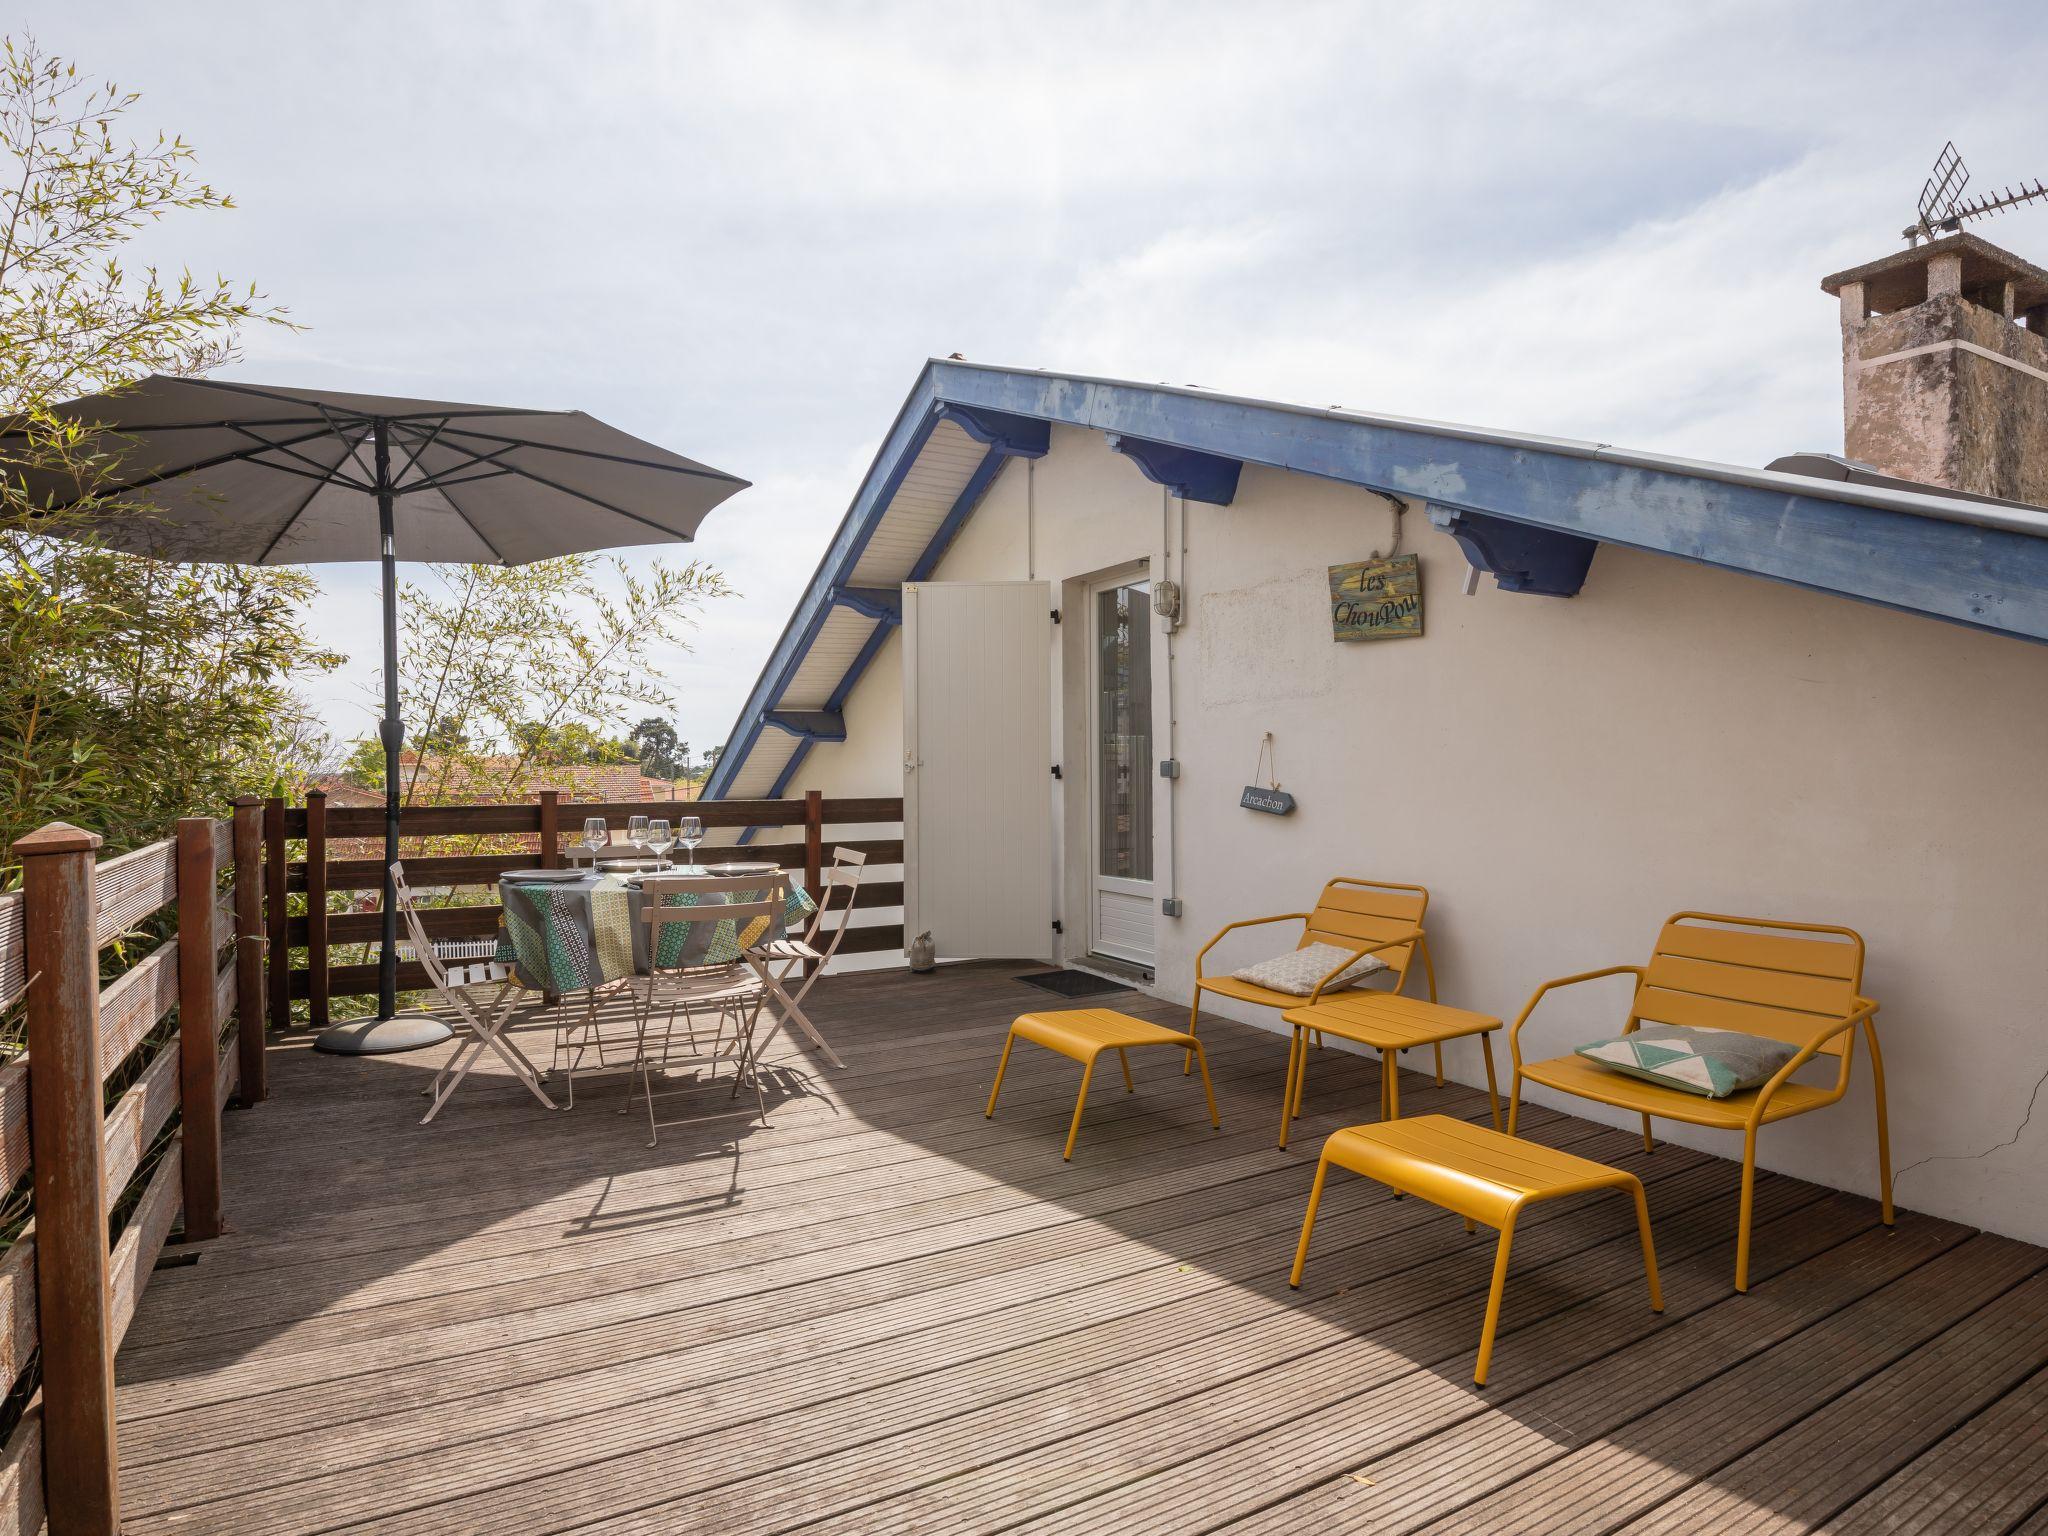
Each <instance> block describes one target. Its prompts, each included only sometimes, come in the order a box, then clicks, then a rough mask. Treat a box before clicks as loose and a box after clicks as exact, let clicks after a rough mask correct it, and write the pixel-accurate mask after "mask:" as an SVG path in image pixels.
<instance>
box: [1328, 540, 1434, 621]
mask: <svg viewBox="0 0 2048 1536" xmlns="http://www.w3.org/2000/svg"><path fill="white" fill-rule="evenodd" d="M1421 633H1422V562H1421V560H1420V559H1418V558H1417V557H1416V556H1414V555H1397V556H1395V557H1394V558H1393V559H1392V560H1359V561H1356V562H1354V563H1352V564H1350V565H1333V566H1331V567H1330V637H1331V638H1332V639H1333V640H1398V639H1401V638H1403V637H1405V636H1408V635H1419V634H1421Z"/></svg>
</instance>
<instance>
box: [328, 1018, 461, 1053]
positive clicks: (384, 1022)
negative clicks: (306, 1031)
mask: <svg viewBox="0 0 2048 1536" xmlns="http://www.w3.org/2000/svg"><path fill="white" fill-rule="evenodd" d="M454 1033H455V1031H454V1030H452V1029H450V1028H449V1027H448V1026H447V1025H446V1024H443V1023H442V1022H441V1021H440V1020H439V1019H437V1018H435V1017H434V1016H433V1015H432V1014H430V1013H415V1014H408V1015H406V1016H405V1017H403V1018H396V1019H357V1020H354V1021H352V1022H350V1023H347V1024H337V1025H335V1026H334V1027H333V1028H332V1029H327V1030H322V1031H321V1032H320V1035H319V1037H318V1038H317V1039H315V1040H314V1042H313V1049H314V1050H316V1051H326V1052H328V1053H330V1054H331V1055H335V1056H388V1055H390V1054H392V1053H393V1052H396V1051H417V1050H422V1049H424V1048H425V1047H427V1046H430V1045H439V1044H440V1043H441V1042H442V1041H443V1040H446V1039H448V1038H449V1037H450V1036H451V1035H453V1034H454Z"/></svg>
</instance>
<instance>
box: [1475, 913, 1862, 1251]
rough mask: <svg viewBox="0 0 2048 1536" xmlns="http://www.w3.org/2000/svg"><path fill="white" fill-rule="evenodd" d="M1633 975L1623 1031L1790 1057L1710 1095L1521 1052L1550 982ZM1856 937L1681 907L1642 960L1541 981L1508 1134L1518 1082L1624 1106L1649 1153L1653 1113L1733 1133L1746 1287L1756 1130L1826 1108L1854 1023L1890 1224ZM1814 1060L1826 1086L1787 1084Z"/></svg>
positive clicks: (1513, 1040)
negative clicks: (1827, 1061)
mask: <svg viewBox="0 0 2048 1536" xmlns="http://www.w3.org/2000/svg"><path fill="white" fill-rule="evenodd" d="M1627 975H1632V976H1634V977H1635V978H1636V989H1635V997H1634V999H1633V1001H1632V1002H1631V1003H1630V1005H1629V1014H1628V1022H1627V1024H1625V1025H1624V1026H1623V1033H1625V1034H1626V1033H1632V1032H1633V1031H1634V1030H1635V1029H1636V1027H1637V1026H1638V1025H1641V1024H1644V1023H1652V1024H1676V1025H1682V1026H1691V1027H1697V1028H1704V1029H1734V1030H1740V1031H1742V1032H1743V1033H1744V1034H1750V1035H1759V1036H1762V1037H1764V1038H1766V1039H1771V1040H1779V1041H1783V1042H1784V1043H1785V1044H1787V1045H1791V1046H1796V1047H1797V1048H1798V1054H1797V1055H1795V1056H1794V1057H1793V1058H1792V1059H1791V1060H1790V1061H1788V1062H1787V1063H1785V1065H1784V1066H1783V1067H1781V1068H1780V1069H1779V1070H1778V1071H1777V1073H1776V1074H1775V1075H1774V1076H1772V1077H1771V1079H1770V1080H1769V1081H1768V1082H1766V1083H1764V1084H1763V1085H1762V1086H1760V1087H1757V1088H1752V1089H1747V1090H1745V1091H1743V1092H1741V1093H1735V1094H1730V1095H1729V1096H1728V1097H1727V1098H1725V1099H1710V1098H1706V1097H1704V1096H1702V1095H1699V1094H1693V1093H1687V1092H1685V1091H1684V1090H1683V1089H1678V1088H1667V1087H1664V1086H1663V1085H1661V1084H1658V1083H1652V1082H1647V1081H1645V1080H1643V1079H1641V1078H1636V1077H1630V1076H1628V1075H1627V1074H1626V1073H1622V1072H1616V1071H1612V1070H1610V1069H1608V1068H1606V1067H1603V1066H1600V1065H1599V1064H1598V1063H1596V1062H1591V1061H1588V1060H1586V1059H1585V1058H1584V1057H1583V1056H1558V1057H1553V1058H1552V1059H1550V1060H1548V1061H1537V1062H1525V1061H1523V1060H1522V1026H1523V1025H1524V1024H1526V1023H1527V1022H1528V1021H1529V1015H1530V1014H1531V1013H1533V1012H1535V1010H1536V1005H1537V1004H1538V1003H1540V1002H1542V1001H1543V999H1544V997H1545V996H1546V995H1548V994H1549V993H1550V992H1551V991H1553V990H1554V989H1556V988H1558V987H1569V986H1575V985H1577V984H1578V983H1580V982H1586V981H1595V980H1598V979H1600V978H1602V977H1606V976H1627ZM1862 987H1863V938H1862V936H1861V935H1860V934H1858V933H1857V932H1856V931H1855V930H1854V929H1851V928H1837V927H1833V926H1830V925H1827V924H1823V923H1789V922H1774V921H1772V920H1770V919H1768V918H1757V917H1726V916H1722V915H1720V914H1718V913H1712V912H1680V913H1678V914H1676V915H1675V916H1673V917H1672V918H1671V919H1670V920H1669V921H1667V922H1666V923H1665V924H1664V930H1663V932H1662V933H1660V934H1659V935H1658V936H1657V947H1656V950H1655V952H1654V953H1653V954H1652V955H1651V956H1650V963H1649V964H1648V965H1611V966H1608V967H1606V968H1605V969H1602V970H1597V971H1586V972H1584V973H1583V974H1581V975H1577V976H1562V977H1559V978H1558V979H1557V980H1555V981H1546V982H1544V983H1543V985H1542V986H1540V987H1538V988H1537V989H1536V991H1535V994H1534V995H1533V996H1532V997H1530V999H1529V1002H1528V1004H1527V1006H1525V1007H1524V1008H1523V1009H1522V1013H1521V1016H1520V1017H1519V1018H1517V1019H1516V1020H1515V1023H1514V1027H1513V1028H1512V1029H1510V1030H1509V1031H1508V1052H1509V1055H1510V1056H1511V1057H1512V1058H1513V1060H1514V1068H1515V1075H1514V1082H1513V1084H1512V1086H1511V1087H1510V1088H1509V1090H1508V1131H1509V1134H1511V1135H1512V1134H1513V1132H1514V1129H1515V1123H1516V1119H1517V1117H1518V1115H1519V1113H1520V1111H1521V1100H1522V1083H1523V1081H1524V1079H1526V1080H1527V1081H1529V1082H1532V1083H1541V1084H1542V1085H1543V1086H1544V1087H1546V1088H1554V1089H1556V1090H1557V1091H1558V1092H1560V1093H1569V1094H1573V1095H1576V1096H1577V1097H1579V1098H1582V1099H1591V1100H1593V1101H1594V1102H1595V1103H1598V1104H1611V1105H1614V1106H1615V1107H1616V1108H1618V1109H1632V1110H1635V1111H1636V1112H1637V1113H1639V1114H1640V1115H1641V1116H1642V1118H1643V1146H1644V1148H1645V1149H1646V1150H1651V1149H1654V1146H1655V1143H1654V1142H1653V1140H1652V1139H1651V1133H1650V1121H1651V1119H1652V1118H1653V1117H1656V1116H1661V1117H1663V1118H1664V1119H1667V1120H1680V1121H1683V1122H1685V1123H1686V1124H1687V1125H1704V1126H1711V1127H1713V1128H1715V1129H1718V1130H1730V1131H1740V1132H1742V1214H1741V1220H1740V1225H1739V1227H1738V1230H1737V1236H1736V1242H1735V1288H1736V1289H1737V1290H1738V1291H1746V1290H1748V1289H1749V1236H1750V1225H1751V1222H1750V1218H1751V1212H1752V1208H1753V1205H1754V1196H1755V1192H1756V1133H1757V1131H1758V1130H1759V1129H1760V1128H1761V1127H1763V1126H1765V1125H1768V1124H1770V1123H1771V1122H1773V1121H1776V1120H1786V1119H1790V1118H1791V1117H1792V1116H1793V1115H1803V1114H1806V1113H1807V1112H1809V1111H1811V1110H1816V1109H1825V1108H1826V1107H1827V1106H1828V1105H1830V1104H1834V1103H1836V1102H1838V1101H1839V1100H1840V1099H1841V1098H1842V1096H1843V1095H1844V1094H1846V1093H1847V1092H1848V1091H1849V1063H1850V1060H1851V1058H1852V1057H1853V1056H1854V1054H1855V1048H1856V1036H1857V1033H1858V1031H1859V1029H1860V1030H1861V1032H1862V1035H1863V1038H1864V1040H1865V1041H1866V1042H1867V1043H1868V1045H1869V1047H1870V1079H1871V1086H1872V1088H1873V1089H1874V1090H1875V1093H1876V1098H1877V1163H1878V1179H1879V1185H1880V1187H1879V1191H1878V1197H1879V1199H1880V1201H1881V1202H1882V1203H1883V1208H1884V1222H1885V1225H1886V1226H1890V1225H1891V1224H1892V1156H1891V1135H1890V1129H1889V1127H1888V1126H1887V1124H1886V1118H1885V1098H1884V1058H1883V1056H1882V1055H1880V1054H1879V1052H1878V1047H1877V1027H1876V1024H1875V1023H1874V1021H1873V1015H1875V1014H1876V1012H1877V1004H1876V1003H1874V1002H1871V1001H1870V1000H1869V999H1868V998H1865V997H1863V996H1862V995H1861V992H1862ZM1816 1056H1833V1057H1835V1058H1836V1059H1837V1062H1838V1066H1837V1069H1836V1073H1835V1080H1834V1081H1833V1082H1832V1083H1827V1084H1818V1083H1796V1082H1793V1081H1792V1075H1793V1074H1794V1073H1795V1072H1797V1071H1798V1070H1799V1069H1800V1068H1801V1067H1803V1066H1804V1065H1806V1063H1807V1062H1809V1061H1811V1060H1813V1058H1814V1057H1816Z"/></svg>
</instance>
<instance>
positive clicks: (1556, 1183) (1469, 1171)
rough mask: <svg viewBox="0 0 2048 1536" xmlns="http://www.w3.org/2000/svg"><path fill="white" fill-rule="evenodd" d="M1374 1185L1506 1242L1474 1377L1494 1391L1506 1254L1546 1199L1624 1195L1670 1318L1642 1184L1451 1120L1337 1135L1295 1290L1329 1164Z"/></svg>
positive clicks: (1314, 1194) (1294, 1282) (1292, 1281)
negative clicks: (1490, 1374)
mask: <svg viewBox="0 0 2048 1536" xmlns="http://www.w3.org/2000/svg"><path fill="white" fill-rule="evenodd" d="M1333 1164H1334V1165H1335V1166H1337V1167H1339V1168H1348V1169H1350V1170H1351V1171H1352V1172H1353V1173H1356V1174H1359V1175H1361V1176H1362V1177H1364V1178H1368V1179H1376V1180H1378V1181H1379V1182H1380V1183H1382V1184H1385V1185H1386V1186H1387V1187H1388V1188H1390V1189H1392V1190H1393V1191H1394V1192H1395V1193H1396V1194H1400V1195H1415V1196H1418V1197H1419V1198H1421V1199H1423V1200H1427V1201H1428V1202H1429V1203H1430V1204H1431V1205H1434V1206H1440V1207H1441V1208H1443V1209H1444V1210H1447V1211H1456V1212H1457V1213H1458V1214H1459V1215H1460V1216H1462V1217H1464V1218H1465V1230H1466V1231H1467V1232H1470V1231H1471V1230H1472V1229H1473V1225H1474V1224H1475V1223H1477V1222H1484V1223H1486V1225H1487V1226H1489V1227H1492V1228H1493V1229H1494V1230H1495V1231H1497V1232H1499V1233H1500V1243H1499V1245H1498V1246H1497V1247H1496V1248H1495V1249H1494V1252H1493V1285H1492V1287H1491V1289H1489V1290H1488V1291H1487V1294H1486V1323H1485V1325H1484V1326H1483V1327H1482V1328H1481V1329H1480V1331H1479V1360H1478V1363H1477V1365H1476V1366H1475V1368H1474V1370H1473V1372H1472V1381H1473V1384H1474V1385H1476V1386H1481V1387H1483V1386H1485V1385H1486V1371H1487V1367H1488V1366H1489V1365H1491V1364H1492V1363H1493V1337H1494V1334H1495V1333H1496V1332H1497V1331H1498V1329H1499V1327H1500V1299H1501V1293H1502V1292H1503V1291H1505V1290H1506V1288H1507V1281H1508V1249H1509V1248H1510V1247H1512V1246H1513V1244H1514V1240H1515V1218H1516V1217H1517V1216H1519V1215H1521V1213H1522V1208H1523V1207H1524V1206H1527V1205H1531V1204H1533V1203H1535V1202H1536V1201H1539V1200H1555V1199H1558V1198H1560V1197H1561V1196H1564V1195H1578V1194H1585V1193H1587V1192H1589V1191H1592V1190H1600V1189H1617V1190H1620V1191H1621V1192H1622V1193H1624V1194H1626V1195H1628V1196H1629V1197H1630V1198H1631V1199H1633V1200H1634V1201H1635V1207H1636V1235H1637V1237H1638V1239H1639V1240H1640V1241H1641V1243H1642V1245H1643V1273H1644V1275H1645V1276H1646V1277H1647V1278H1648V1280H1649V1282H1650V1310H1651V1311H1653V1312H1662V1311H1663V1310H1664V1292H1663V1290H1662V1288H1661V1287H1660V1286H1659V1285H1658V1283H1657V1250H1656V1246H1655V1245H1654V1244H1653V1243H1652V1242H1651V1241H1650V1206H1649V1202H1648V1201H1647V1200H1645V1199H1644V1198H1643V1185H1642V1181H1641V1180H1640V1179H1638V1178H1637V1177H1636V1176H1635V1175H1634V1174H1632V1173H1625V1172H1623V1171H1622V1170H1621V1169H1619V1168H1609V1167H1608V1166H1607V1165H1606V1164H1604V1163H1596V1162H1593V1161H1592V1160H1591V1159H1589V1158H1584V1157H1574V1156H1573V1155H1572V1154H1571V1153H1569V1152H1559V1151H1556V1150H1554V1149H1552V1148H1550V1147H1539V1146H1538V1145H1537V1144H1536V1143H1535V1142H1533V1141H1518V1140H1516V1139H1515V1138H1514V1137H1512V1136H1503V1135H1502V1134H1501V1133H1500V1132H1499V1131H1489V1130H1488V1129H1486V1127H1485V1126H1482V1125H1467V1124H1466V1123H1465V1122H1464V1121H1462V1120H1454V1119H1452V1118H1451V1117H1450V1116H1449V1115H1418V1116H1416V1117H1415V1118H1414V1119H1412V1120H1383V1121H1381V1122H1380V1123H1379V1124H1378V1125H1354V1126H1351V1127H1349V1128H1347V1129H1345V1130H1341V1131H1336V1132H1333V1133H1332V1134H1331V1136H1330V1138H1329V1140H1327V1141H1325V1142H1324V1143H1323V1155H1322V1156H1321V1157H1320V1158H1319V1159H1317V1161H1316V1181H1315V1184H1314V1186H1313V1187H1312V1188H1311V1189H1310V1190H1309V1194H1308V1213H1307V1214H1306V1215H1305V1216H1304V1217H1303V1218H1302V1222H1301V1241H1300V1242H1299V1243H1297V1244H1296V1245H1295V1248H1294V1268H1293V1269H1292V1270H1291V1271H1289V1273H1288V1276H1287V1283H1288V1284H1289V1285H1291V1286H1299V1285H1300V1284H1301V1271H1302V1267H1303V1266H1304V1265H1306V1264H1307V1263H1308V1239H1309V1234H1310V1233H1311V1232H1313V1231H1314V1230H1315V1225H1316V1210H1317V1208H1318V1207H1320V1206H1321V1205H1322V1203H1323V1181H1324V1180H1325V1179H1326V1178H1328V1177H1329V1174H1330V1168H1331V1165H1333Z"/></svg>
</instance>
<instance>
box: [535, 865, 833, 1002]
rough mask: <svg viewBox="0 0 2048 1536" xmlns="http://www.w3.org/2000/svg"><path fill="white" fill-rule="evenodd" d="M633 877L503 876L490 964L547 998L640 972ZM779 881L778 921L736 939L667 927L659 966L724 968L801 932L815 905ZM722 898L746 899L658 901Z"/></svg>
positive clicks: (643, 957)
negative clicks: (494, 961)
mask: <svg viewBox="0 0 2048 1536" xmlns="http://www.w3.org/2000/svg"><path fill="white" fill-rule="evenodd" d="M707 873H708V872H707ZM679 877H682V878H687V876H685V875H684V872H683V871H680V870H664V871H662V872H661V873H660V878H661V879H663V880H674V879H677V878H679ZM640 878H644V877H634V876H625V875H619V874H614V873H611V872H609V871H605V870H596V871H587V870H584V871H561V872H557V871H554V870H548V871H539V872H534V871H529V872H524V873H523V874H512V875H508V876H506V877H505V878H504V879H501V880H500V881H499V882H498V899H499V902H500V904H501V905H502V906H503V908H504V918H503V920H502V921H501V923H500V924H499V928H498V959H499V961H500V962H501V963H504V964H508V965H510V966H512V967H513V970H514V973H515V974H516V975H517V977H518V979H519V981H520V983H521V984H522V985H524V986H526V987H528V988H529V989H531V990H533V991H535V992H543V993H546V994H547V995H549V996H551V997H557V996H562V995H564V994H567V993H570V992H588V991H591V990H593V989H595V988H598V987H603V986H607V985H609V984H610V983H612V982H615V981H623V980H625V979H626V978H627V977H629V976H633V975H636V974H637V975H642V976H644V975H646V974H648V972H649V971H650V970H651V969H652V967H653V960H654V957H653V956H652V955H650V953H649V951H648V932H649V925H648V924H647V923H645V922H643V921H641V918H640V911H641V908H642V907H643V906H644V905H645V904H646V899H647V898H646V896H645V895H644V894H643V893H642V891H641V889H640V885H639V879H640ZM781 878H782V879H783V880H785V881H787V883H788V886H789V895H788V897H787V899H786V900H785V901H784V902H783V908H782V914H781V917H780V918H779V920H778V919H768V918H756V919H755V920H754V921H753V922H751V923H749V924H748V925H747V931H746V932H744V933H740V932H737V931H735V930H736V928H737V925H736V924H734V923H732V922H723V923H690V924H678V925H675V926H673V927H670V928H668V929H666V930H665V932H664V939H663V944H662V951H663V952H662V954H661V956H660V960H661V964H662V966H663V967H664V968H665V969H674V968H676V967H679V966H686V965H728V964H731V963H732V962H733V961H736V960H739V959H742V958H743V957H744V955H745V953H746V951H747V950H748V949H749V948H751V947H753V946H755V945H757V944H766V943H770V942H772V941H774V940H776V939H780V938H782V937H784V936H785V935H786V934H787V933H788V932H789V931H790V930H792V929H794V930H795V931H797V932H801V931H802V930H803V927H804V924H805V921H806V920H807V919H808V918H809V916H810V914H811V913H812V912H814V911H816V910H817V904H816V903H815V902H813V901H812V900H811V898H810V895H809V893H808V892H806V891H805V890H804V888H803V886H802V884H800V883H799V882H798V881H797V880H796V879H795V878H794V877H792V876H790V875H788V874H784V875H783V876H782V877H781ZM758 894H759V893H756V895H758ZM729 899H730V900H732V901H742V902H744V901H747V900H750V899H753V898H751V897H750V896H749V894H748V893H747V892H745V891H740V892H733V893H728V892H722V891H707V892H704V893H703V894H701V895H699V894H696V893H693V892H690V891H687V890H684V891H672V892H671V893H670V894H669V895H668V897H667V898H666V901H667V903H668V905H671V906H696V905H699V904H700V903H707V902H708V903H712V904H717V905H725V904H727V902H728V900H729Z"/></svg>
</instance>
